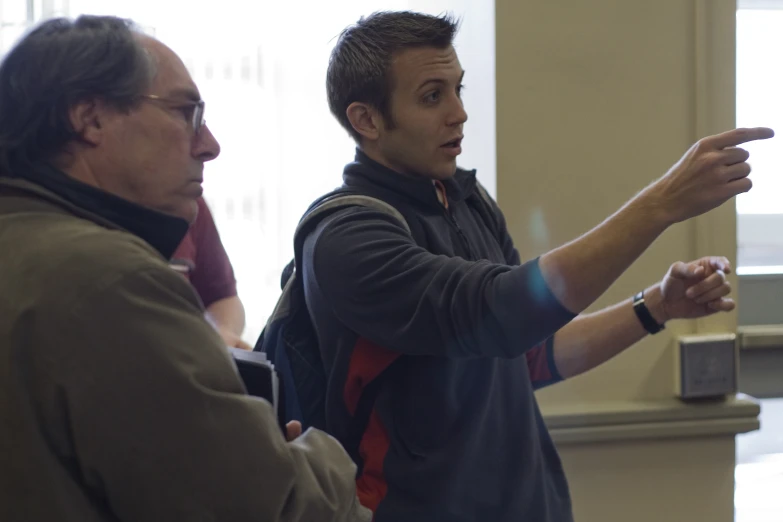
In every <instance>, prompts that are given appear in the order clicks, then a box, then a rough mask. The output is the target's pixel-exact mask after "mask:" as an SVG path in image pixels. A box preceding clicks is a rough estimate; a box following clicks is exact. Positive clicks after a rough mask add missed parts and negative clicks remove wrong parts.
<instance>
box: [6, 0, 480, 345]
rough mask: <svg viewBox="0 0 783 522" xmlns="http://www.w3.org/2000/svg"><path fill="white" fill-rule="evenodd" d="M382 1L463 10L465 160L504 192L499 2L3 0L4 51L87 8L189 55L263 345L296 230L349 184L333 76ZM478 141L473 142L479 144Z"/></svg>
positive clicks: (228, 236)
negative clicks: (315, 206) (346, 34)
mask: <svg viewBox="0 0 783 522" xmlns="http://www.w3.org/2000/svg"><path fill="white" fill-rule="evenodd" d="M377 9H415V10H419V11H423V12H430V13H440V12H443V11H445V10H450V11H453V12H454V13H455V14H457V15H458V16H461V17H463V19H464V22H463V25H462V29H461V31H460V35H459V37H458V40H457V42H456V46H457V48H458V51H460V57H461V60H462V66H463V67H464V68H465V69H466V70H467V71H468V73H467V75H466V84H467V86H468V88H467V90H466V91H465V95H464V99H465V103H466V106H467V108H468V110H469V112H470V113H471V120H470V122H469V123H468V124H467V125H466V129H465V131H466V132H465V134H466V142H465V143H466V145H468V144H470V146H468V147H466V151H468V150H469V151H470V152H469V153H465V154H464V155H463V156H462V161H461V163H462V164H463V165H465V166H466V167H470V168H477V169H478V172H479V177H480V179H481V180H482V182H483V183H484V184H485V186H487V188H488V190H489V191H490V192H491V193H493V194H494V190H495V182H494V181H495V118H494V114H495V86H494V77H495V71H494V62H495V55H494V50H495V43H494V40H495V35H494V26H495V24H494V2H492V1H490V0H474V1H470V0H452V1H438V0H382V1H381V0H337V1H334V2H323V1H320V0H307V1H304V2H288V3H286V2H278V1H272V0H260V1H256V2H248V1H246V0H220V1H217V0H216V1H209V2H190V1H183V0H170V1H167V2H166V6H165V9H164V8H162V7H161V2H160V1H159V0H136V1H134V2H130V1H127V0H126V1H119V0H59V1H56V0H0V20H3V26H2V28H0V52H2V50H3V49H7V48H8V46H9V45H10V44H11V43H12V42H13V41H15V40H16V39H17V38H18V37H19V35H20V34H21V33H22V32H23V31H24V29H25V28H26V27H27V26H29V24H31V23H35V22H37V21H39V20H41V19H44V18H47V17H50V16H58V15H63V14H64V15H68V16H71V17H74V16H77V15H79V14H82V13H90V14H112V15H116V16H122V17H127V18H132V19H133V20H135V21H136V22H137V23H139V24H140V25H141V26H142V27H143V28H144V29H145V30H146V31H147V32H148V33H149V34H151V35H153V36H155V37H157V38H159V39H161V40H162V41H163V42H164V43H166V44H167V45H169V46H170V47H171V48H172V49H174V50H175V51H176V52H177V53H178V54H179V55H180V57H182V59H183V61H184V62H185V64H186V65H187V66H188V69H189V70H190V71H191V74H192V75H193V78H194V79H195V81H196V83H197V84H198V86H199V89H200V90H201V92H202V97H203V98H204V100H206V102H207V111H206V117H207V121H208V122H209V126H210V129H211V130H212V132H213V133H214V134H215V136H216V137H217V139H218V141H220V144H221V146H222V152H221V155H220V157H219V158H218V159H217V160H215V161H213V162H210V163H208V164H207V165H206V167H205V174H204V176H205V182H204V197H205V199H206V200H207V202H208V204H209V206H210V208H211V210H212V211H213V213H214V216H215V221H216V223H217V226H218V228H219V230H220V233H221V237H222V240H223V243H224V245H225V247H226V250H227V251H228V254H229V256H230V257H231V261H232V264H233V265H234V270H235V273H236V277H237V282H238V291H239V295H240V297H241V298H242V301H243V303H244V304H245V308H246V312H247V328H246V331H245V335H244V337H245V339H246V340H247V341H248V342H250V343H251V344H252V343H254V342H255V339H256V338H257V337H258V334H259V333H260V331H261V329H262V328H263V325H264V324H265V322H266V318H267V317H268V316H269V314H270V312H271V310H272V308H273V306H274V304H275V303H276V301H277V298H278V297H279V294H280V274H281V271H282V268H283V266H285V264H286V263H287V262H288V261H289V260H290V258H291V256H292V255H293V246H292V243H293V241H292V239H293V232H294V229H295V228H296V224H297V222H298V220H299V218H300V217H301V215H302V213H303V212H304V210H305V209H306V208H307V206H308V205H309V204H310V203H311V202H312V201H313V200H314V199H315V198H316V197H317V196H319V195H320V194H322V193H324V192H327V191H329V190H331V189H332V188H334V187H337V186H339V185H340V183H341V181H342V179H341V174H342V169H343V166H344V165H345V163H347V162H348V161H350V160H351V159H352V158H353V154H354V144H353V142H352V141H351V139H350V138H349V137H348V135H347V133H346V132H345V131H343V130H342V128H341V127H340V126H339V125H338V123H337V122H336V121H335V120H334V118H333V117H332V116H331V114H330V113H329V110H328V107H327V103H326V93H325V88H324V79H325V73H326V66H327V62H328V56H329V52H330V51H331V49H332V46H333V45H334V40H335V38H336V37H337V36H338V35H339V33H340V31H341V30H342V28H343V27H345V26H347V25H349V24H350V23H353V22H355V21H356V20H357V19H358V18H359V17H360V16H361V15H366V14H370V13H371V12H373V11H374V10H377ZM471 149H472V150H471Z"/></svg>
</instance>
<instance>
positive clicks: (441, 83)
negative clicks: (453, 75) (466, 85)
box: [416, 70, 465, 91]
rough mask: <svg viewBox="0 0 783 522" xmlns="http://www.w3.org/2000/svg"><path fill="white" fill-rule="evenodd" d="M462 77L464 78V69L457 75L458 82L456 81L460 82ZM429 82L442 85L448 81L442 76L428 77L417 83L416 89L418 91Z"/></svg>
mask: <svg viewBox="0 0 783 522" xmlns="http://www.w3.org/2000/svg"><path fill="white" fill-rule="evenodd" d="M463 78H465V71H464V70H463V71H462V74H460V75H459V82H458V83H462V79H463ZM431 83H433V84H435V85H443V84H445V83H448V82H447V80H444V79H443V78H430V79H428V80H424V81H423V82H421V85H419V87H418V89H416V90H417V91H419V90H421V89H423V88H424V87H426V86H427V85H429V84H431Z"/></svg>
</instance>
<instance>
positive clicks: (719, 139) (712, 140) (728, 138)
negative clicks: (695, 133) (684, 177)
mask: <svg viewBox="0 0 783 522" xmlns="http://www.w3.org/2000/svg"><path fill="white" fill-rule="evenodd" d="M774 135H775V131H773V130H772V129H770V128H769V127H751V128H739V129H732V130H730V131H726V132H722V133H720V134H716V135H715V136H710V137H709V138H706V139H705V141H707V142H708V143H709V144H710V145H712V146H713V147H715V148H716V149H725V148H726V147H734V146H736V145H740V144H742V143H747V142H749V141H757V140H768V139H769V138H771V137H773V136H774Z"/></svg>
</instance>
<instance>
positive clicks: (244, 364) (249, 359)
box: [228, 347, 286, 434]
mask: <svg viewBox="0 0 783 522" xmlns="http://www.w3.org/2000/svg"><path fill="white" fill-rule="evenodd" d="M228 350H229V353H230V354H231V357H232V358H233V359H234V363H235V364H236V367H237V371H238V373H239V377H240V378H241V379H242V382H243V383H244V384H245V388H246V389H247V393H248V395H253V396H254V397H261V398H262V399H266V400H267V401H268V402H269V403H270V404H271V405H272V408H273V409H274V411H275V415H276V416H277V421H278V423H279V424H280V427H281V429H282V430H283V434H285V433H286V429H285V424H286V423H285V411H283V410H284V408H285V401H284V400H283V397H282V393H283V386H281V383H280V378H279V376H278V374H277V372H276V371H275V367H274V365H273V364H272V363H271V362H269V361H268V360H267V358H266V354H265V353H263V352H249V351H247V350H242V349H239V348H232V347H228Z"/></svg>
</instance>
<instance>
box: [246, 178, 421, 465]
mask: <svg viewBox="0 0 783 522" xmlns="http://www.w3.org/2000/svg"><path fill="white" fill-rule="evenodd" d="M352 206H363V207H369V208H372V209H374V210H377V211H379V212H383V213H384V214H387V215H389V216H392V217H393V218H395V219H396V220H397V221H398V222H399V223H400V225H402V226H403V227H404V228H405V229H406V231H407V232H408V233H410V227H409V226H408V222H407V221H406V220H405V218H404V217H403V215H402V214H401V213H400V212H399V211H398V210H397V209H396V208H394V207H393V206H391V205H390V204H388V203H386V202H384V201H382V200H380V199H377V198H374V197H370V196H367V195H362V194H358V193H354V192H351V191H349V190H348V189H338V190H336V191H334V192H331V193H330V194H327V195H326V196H323V197H321V198H320V199H318V200H317V201H316V202H315V203H313V204H312V205H311V206H310V208H309V209H308V210H307V212H306V213H305V215H304V216H303V217H302V219H301V220H300V222H299V225H298V226H297V228H296V233H295V234H294V259H293V260H292V261H291V262H290V263H289V264H288V265H287V266H286V267H285V269H284V270H283V275H282V277H281V281H280V286H281V288H282V290H283V293H282V295H281V296H280V299H279V300H278V302H277V305H276V306H275V309H274V311H273V312H272V315H271V316H270V318H269V320H268V321H267V323H266V327H265V328H264V330H263V332H261V336H260V337H259V338H258V341H257V342H256V346H255V348H254V351H261V352H265V353H266V356H267V359H269V361H270V362H272V364H274V367H275V370H276V371H277V373H278V375H279V376H280V380H281V382H282V383H283V384H282V385H283V388H284V390H283V391H284V393H282V394H281V395H282V396H283V397H284V401H285V403H284V404H283V405H282V406H283V410H284V412H285V414H284V415H285V420H286V421H291V420H298V421H300V422H301V423H302V428H303V429H307V428H308V427H314V428H318V429H322V430H323V429H325V428H326V414H325V398H326V381H327V375H326V371H325V369H324V365H323V362H322V361H321V353H320V349H319V347H318V338H317V336H316V333H315V329H314V327H313V324H312V321H311V319H310V314H309V312H308V310H307V303H306V302H305V295H304V285H303V283H302V278H301V276H300V275H299V274H301V270H302V249H303V246H304V241H305V239H306V238H307V236H308V234H310V232H312V231H313V230H314V229H315V228H316V227H317V226H318V223H320V222H321V220H322V219H324V218H325V217H326V216H328V215H330V214H332V213H334V212H337V211H338V210H341V209H344V208H346V207H352ZM386 371H388V368H387V369H386V370H385V371H384V372H383V373H386ZM380 378H381V375H378V377H376V378H375V379H374V380H373V381H372V382H371V383H369V384H368V386H366V387H365V388H364V391H363V393H362V396H361V397H360V399H359V403H358V405H357V408H356V411H355V413H354V416H353V419H354V420H353V423H352V425H351V426H350V428H349V430H348V433H349V435H348V437H349V440H347V441H342V442H343V445H344V446H345V449H346V451H348V453H349V454H350V455H351V456H352V457H353V458H354V461H357V462H358V461H359V459H358V448H359V442H360V440H361V437H362V435H363V434H364V431H365V429H366V427H367V422H368V421H369V418H370V414H371V413H372V407H373V404H374V403H375V398H376V396H377V394H378V391H379V389H380V382H381V379H380Z"/></svg>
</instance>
